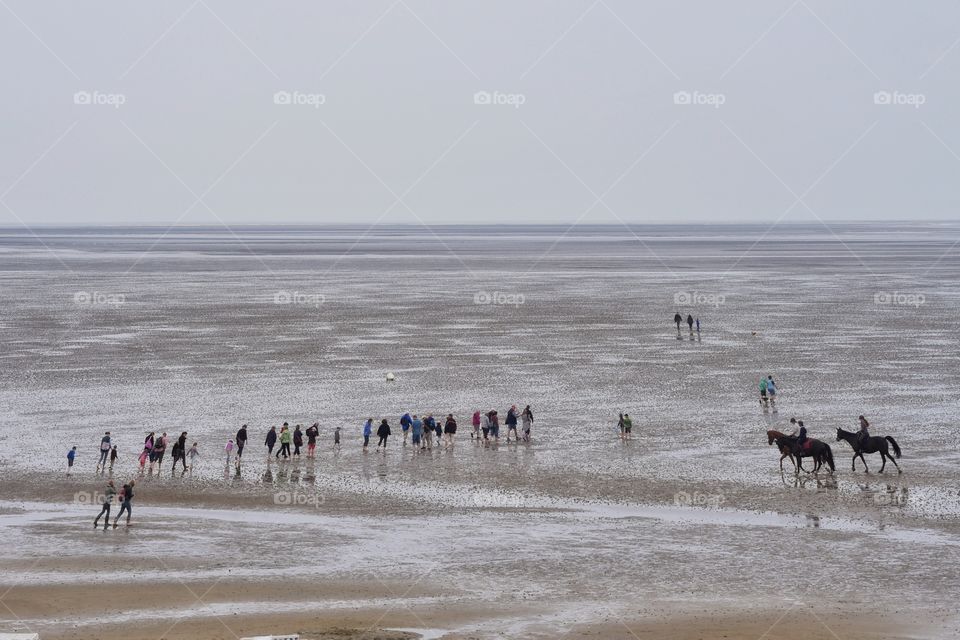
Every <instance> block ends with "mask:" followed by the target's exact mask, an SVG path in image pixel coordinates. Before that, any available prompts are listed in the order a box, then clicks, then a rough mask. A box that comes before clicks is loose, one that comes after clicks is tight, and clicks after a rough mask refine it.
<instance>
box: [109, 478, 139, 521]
mask: <svg viewBox="0 0 960 640" xmlns="http://www.w3.org/2000/svg"><path fill="white" fill-rule="evenodd" d="M134 484H136V481H134V480H131V481H130V482H128V483H127V484H125V485H123V488H122V489H121V490H120V511H119V512H118V513H117V517H116V518H114V520H113V528H114V529H116V528H117V522H119V521H120V516H122V515H123V513H124V512H126V513H127V526H128V527H129V526H130V517H131V516H132V515H133V510H132V509H131V506H130V502H131V501H132V500H133V485H134Z"/></svg>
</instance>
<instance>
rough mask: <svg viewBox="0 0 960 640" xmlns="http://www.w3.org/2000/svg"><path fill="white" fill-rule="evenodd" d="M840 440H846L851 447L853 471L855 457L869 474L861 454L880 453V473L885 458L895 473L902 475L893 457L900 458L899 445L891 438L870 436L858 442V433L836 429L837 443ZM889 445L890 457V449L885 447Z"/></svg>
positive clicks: (855, 464) (855, 467)
mask: <svg viewBox="0 0 960 640" xmlns="http://www.w3.org/2000/svg"><path fill="white" fill-rule="evenodd" d="M841 440H846V441H847V444H849V445H850V446H851V447H853V460H851V465H850V466H851V467H852V468H853V470H854V471H856V470H857V457H858V456H859V457H860V460H862V461H863V469H864V471H866V472H867V473H869V472H870V469H869V468H868V467H867V461H866V460H864V458H863V454H865V453H878V452H879V453H880V459H881V460H882V461H883V464H881V465H880V473H883V469H884V467H886V466H887V458H889V459H890V462H892V463H893V466H895V467H896V468H897V473H903V469H901V468H900V465H898V464H897V461H896V460H894V459H893V458H894V456H896V457H898V458H899V457H900V445H898V444H897V441H896V440H894V439H893V438H892V437H891V436H870V437H869V438H864V439H863V441H861V440H860V434H859V433H852V432H850V431H844V430H843V429H837V442H840V441H841ZM888 442H889V443H890V446H892V447H893V456H891V455H890V448H889V447H888V446H887V443H888Z"/></svg>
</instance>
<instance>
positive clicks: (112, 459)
mask: <svg viewBox="0 0 960 640" xmlns="http://www.w3.org/2000/svg"><path fill="white" fill-rule="evenodd" d="M118 455H120V454H119V453H117V445H113V449H110V471H113V465H114V463H115V462H116V461H117V456H118Z"/></svg>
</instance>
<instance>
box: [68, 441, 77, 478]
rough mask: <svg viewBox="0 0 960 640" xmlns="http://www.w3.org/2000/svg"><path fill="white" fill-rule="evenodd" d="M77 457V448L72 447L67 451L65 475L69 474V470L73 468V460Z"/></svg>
mask: <svg viewBox="0 0 960 640" xmlns="http://www.w3.org/2000/svg"><path fill="white" fill-rule="evenodd" d="M76 457H77V448H76V447H74V448H72V449H70V451H67V475H70V471H71V470H72V469H73V461H74V460H75V459H76Z"/></svg>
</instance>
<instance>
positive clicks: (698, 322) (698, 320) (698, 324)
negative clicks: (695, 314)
mask: <svg viewBox="0 0 960 640" xmlns="http://www.w3.org/2000/svg"><path fill="white" fill-rule="evenodd" d="M697 333H700V318H697Z"/></svg>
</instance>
